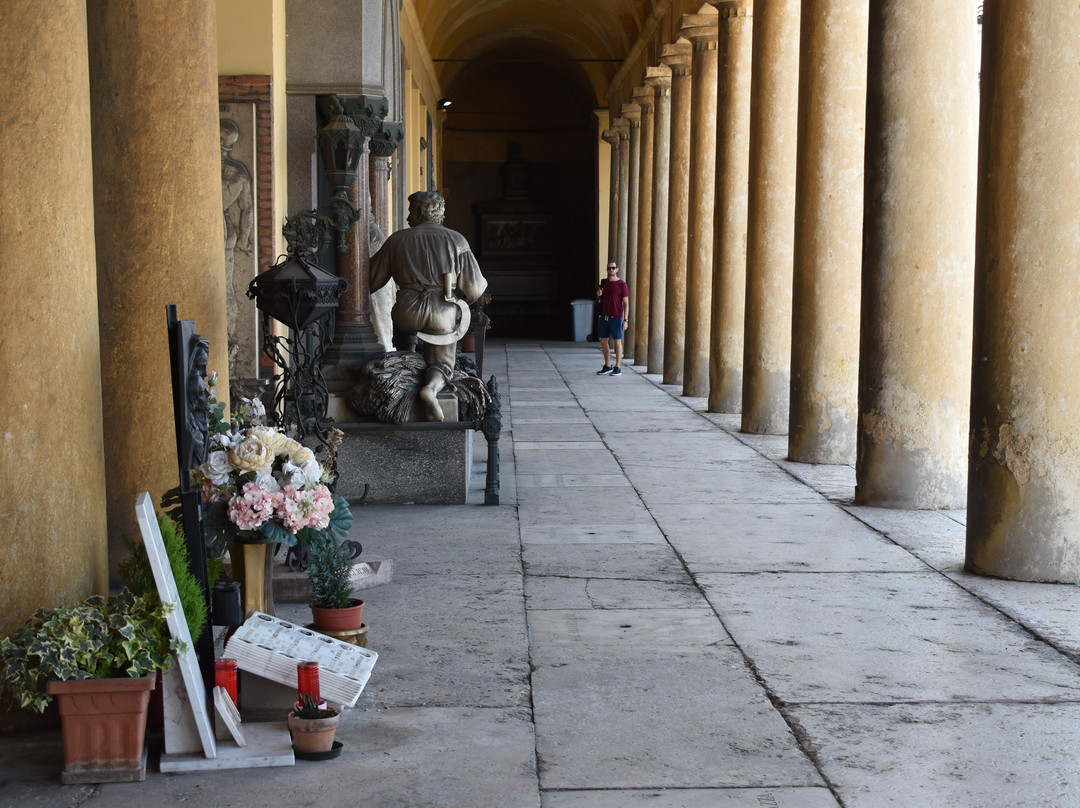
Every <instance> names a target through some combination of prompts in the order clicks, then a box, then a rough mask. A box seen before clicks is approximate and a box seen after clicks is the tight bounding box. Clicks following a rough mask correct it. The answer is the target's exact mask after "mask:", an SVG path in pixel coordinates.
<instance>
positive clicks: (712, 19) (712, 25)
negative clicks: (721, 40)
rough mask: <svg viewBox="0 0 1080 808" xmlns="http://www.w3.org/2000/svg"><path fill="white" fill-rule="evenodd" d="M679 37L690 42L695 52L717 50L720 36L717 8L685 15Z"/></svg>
mask: <svg viewBox="0 0 1080 808" xmlns="http://www.w3.org/2000/svg"><path fill="white" fill-rule="evenodd" d="M679 36H681V37H683V38H685V39H688V40H690V44H691V46H692V47H693V49H694V50H716V40H717V38H718V37H719V36H720V14H719V12H718V11H717V10H716V6H711V5H710V6H708V7H707V8H705V7H703V8H702V9H701V10H700V11H699V12H698V13H697V14H683V15H682V18H681V19H680V20H679Z"/></svg>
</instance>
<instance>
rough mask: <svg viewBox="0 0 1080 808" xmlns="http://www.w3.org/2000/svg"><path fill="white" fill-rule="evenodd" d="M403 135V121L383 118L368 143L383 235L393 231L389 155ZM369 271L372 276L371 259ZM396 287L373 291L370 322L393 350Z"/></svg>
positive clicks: (374, 204)
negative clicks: (393, 311)
mask: <svg viewBox="0 0 1080 808" xmlns="http://www.w3.org/2000/svg"><path fill="white" fill-rule="evenodd" d="M404 135H405V126H404V125H403V124H400V123H385V122H384V123H383V125H382V128H380V129H379V131H378V133H377V134H376V136H375V137H374V138H372V139H371V143H370V144H368V145H369V147H370V149H371V167H370V174H369V176H368V184H369V186H370V188H371V216H372V218H373V219H374V221H375V224H376V225H378V226H379V229H380V230H381V231H382V233H383V235H384V236H388V235H390V200H389V198H388V194H389V185H390V169H391V164H390V159H391V158H392V157H393V156H394V153H395V152H396V151H397V149H398V145H399V144H400V143H401V141H402V139H403V137H404ZM377 246H378V245H376V244H374V243H372V244H370V247H371V249H377ZM369 259H370V255H369ZM368 273H369V275H368V276H369V278H370V260H369V267H368ZM396 287H397V285H396V284H394V283H388V284H386V285H385V286H383V287H382V288H381V289H379V290H378V291H376V292H372V293H371V325H372V327H373V328H374V329H375V335H376V337H377V338H378V340H379V343H380V345H381V346H382V347H383V348H385V349H386V350H393V345H394V324H393V320H392V318H391V314H390V313H391V311H392V310H393V307H394V301H395V299H396V298H397V288H396Z"/></svg>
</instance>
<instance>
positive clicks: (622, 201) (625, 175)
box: [614, 118, 630, 280]
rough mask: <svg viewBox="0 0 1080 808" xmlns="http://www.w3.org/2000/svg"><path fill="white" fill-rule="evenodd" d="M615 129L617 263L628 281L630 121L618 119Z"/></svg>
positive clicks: (624, 278)
mask: <svg viewBox="0 0 1080 808" xmlns="http://www.w3.org/2000/svg"><path fill="white" fill-rule="evenodd" d="M614 129H615V131H616V132H618V133H619V206H618V207H619V243H618V255H617V259H618V260H617V263H618V264H619V268H620V269H621V270H622V272H621V273H620V275H621V276H622V278H623V280H626V265H627V262H628V260H629V250H630V238H629V233H628V231H629V228H630V187H629V186H630V121H629V120H627V119H626V118H616V119H615V123H614Z"/></svg>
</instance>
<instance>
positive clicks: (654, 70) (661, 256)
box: [645, 67, 671, 373]
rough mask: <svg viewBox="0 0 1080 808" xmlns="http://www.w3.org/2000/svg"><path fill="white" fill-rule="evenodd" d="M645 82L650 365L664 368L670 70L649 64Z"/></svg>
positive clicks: (656, 370)
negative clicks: (649, 92)
mask: <svg viewBox="0 0 1080 808" xmlns="http://www.w3.org/2000/svg"><path fill="white" fill-rule="evenodd" d="M645 83H646V84H647V85H649V86H650V87H652V88H653V89H654V90H655V92H656V103H655V105H654V106H655V111H654V112H653V133H654V134H653V191H652V196H653V210H652V265H651V268H650V277H651V280H650V283H649V317H648V320H649V322H648V331H647V335H646V337H645V345H646V349H647V353H648V356H647V362H646V365H647V369H648V372H649V373H661V372H662V371H663V369H664V317H665V310H664V309H665V304H666V302H667V235H668V194H669V192H670V183H671V70H670V69H669V68H667V67H650V68H648V69H647V70H646V71H645Z"/></svg>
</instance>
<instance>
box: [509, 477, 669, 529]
mask: <svg viewBox="0 0 1080 808" xmlns="http://www.w3.org/2000/svg"><path fill="white" fill-rule="evenodd" d="M518 518H519V519H520V520H521V524H522V525H551V524H596V523H597V522H600V521H603V520H604V519H605V518H606V519H609V520H610V521H612V522H615V523H618V524H630V523H638V522H648V521H650V520H649V514H648V512H647V511H646V510H645V506H644V505H643V504H642V502H641V497H639V496H638V494H637V492H636V491H635V490H634V489H633V488H631V487H630V486H628V485H619V486H615V487H607V488H519V489H518Z"/></svg>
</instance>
